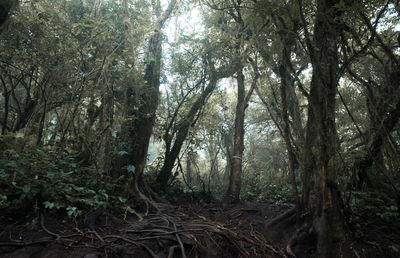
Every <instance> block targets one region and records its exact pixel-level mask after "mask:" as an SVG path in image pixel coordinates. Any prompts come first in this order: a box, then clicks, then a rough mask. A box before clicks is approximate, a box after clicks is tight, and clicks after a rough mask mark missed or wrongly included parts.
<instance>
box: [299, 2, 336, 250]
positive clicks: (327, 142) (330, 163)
mask: <svg viewBox="0 0 400 258" xmlns="http://www.w3.org/2000/svg"><path fill="white" fill-rule="evenodd" d="M317 2H318V4H317V13H316V18H315V26H314V35H313V40H312V42H311V41H309V42H308V48H309V51H310V57H311V63H312V67H313V74H312V79H311V89H310V95H309V104H308V121H307V128H306V143H305V148H304V151H303V164H304V167H303V173H304V176H303V185H304V191H303V192H304V195H303V205H304V206H303V207H305V208H307V209H308V210H309V212H310V215H311V219H312V228H313V229H314V231H315V232H316V234H317V237H318V243H317V255H318V257H338V256H340V255H339V253H340V246H341V242H342V240H343V237H344V236H343V225H342V224H343V221H342V214H341V210H340V208H339V204H340V195H339V192H338V189H337V186H336V169H335V151H336V146H337V143H336V126H335V96H336V92H337V84H338V67H339V66H338V38H339V30H338V27H339V24H338V21H339V20H340V17H339V11H338V10H337V9H336V8H335V5H336V4H338V3H339V1H338V0H335V1H331V0H319V1H317Z"/></svg>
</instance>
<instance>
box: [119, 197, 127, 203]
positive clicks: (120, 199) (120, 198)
mask: <svg viewBox="0 0 400 258" xmlns="http://www.w3.org/2000/svg"><path fill="white" fill-rule="evenodd" d="M118 200H119V201H120V202H122V203H126V201H127V200H128V199H126V198H122V197H118Z"/></svg>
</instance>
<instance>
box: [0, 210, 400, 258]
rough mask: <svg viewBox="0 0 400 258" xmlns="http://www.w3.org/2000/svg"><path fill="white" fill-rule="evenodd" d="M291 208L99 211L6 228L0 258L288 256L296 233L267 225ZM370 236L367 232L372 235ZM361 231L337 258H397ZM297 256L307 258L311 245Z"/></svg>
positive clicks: (386, 235) (395, 248) (392, 244)
mask: <svg viewBox="0 0 400 258" xmlns="http://www.w3.org/2000/svg"><path fill="white" fill-rule="evenodd" d="M290 208H291V207H290V206H285V205H275V204H271V203H242V204H236V205H230V206H227V207H223V206H222V205H218V204H214V205H195V206H190V205H175V206H171V205H161V206H160V210H161V212H160V213H157V214H156V213H153V214H148V215H143V214H137V215H136V216H135V215H129V216H127V217H125V214H124V213H122V214H121V212H115V211H112V210H98V211H95V212H93V213H91V214H88V215H87V216H86V217H85V219H82V220H81V221H78V222H76V223H73V224H71V223H68V222H67V223H62V222H61V221H60V220H62V219H60V218H54V217H49V216H42V217H41V218H40V219H39V221H38V224H39V226H38V228H39V229H38V230H36V231H27V230H26V229H25V230H18V226H16V225H8V226H6V227H5V228H4V229H3V230H2V231H1V232H0V257H10V258H11V257H12V258H14V257H15V258H36V257H37V258H39V257H40V258H51V257H61V258H62V257H76V258H78V257H84V258H98V257H138V258H142V257H143V258H145V257H153V258H155V257H160V258H164V257H168V258H172V257H216V258H217V257H226V258H228V257H291V256H290V255H289V254H288V253H287V252H286V244H287V242H288V240H289V238H290V236H291V235H292V234H293V233H294V232H295V228H293V229H289V230H285V231H284V232H280V231H279V230H277V231H276V232H269V231H268V230H265V225H266V224H267V223H268V221H270V220H271V219H272V218H274V217H276V216H278V215H280V214H282V213H284V212H286V211H288V210H289V209H290ZM370 230H372V231H370ZM379 230H382V228H379V227H378V228H375V229H374V228H373V227H371V228H370V229H365V232H364V233H362V234H363V239H362V240H360V239H357V238H356V237H355V238H353V237H352V238H351V240H350V239H349V240H348V241H347V245H346V246H347V247H346V250H345V251H344V252H343V254H344V255H343V257H356V258H359V257H400V252H399V249H400V235H399V234H396V232H400V231H398V229H393V230H392V232H383V231H379ZM303 250H307V251H306V252H299V253H296V256H297V257H312V256H313V254H312V252H313V250H314V245H313V243H307V248H306V249H304V248H303Z"/></svg>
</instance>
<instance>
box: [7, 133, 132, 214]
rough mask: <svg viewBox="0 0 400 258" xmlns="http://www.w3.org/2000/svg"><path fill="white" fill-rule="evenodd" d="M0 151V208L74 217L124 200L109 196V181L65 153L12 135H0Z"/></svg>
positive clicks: (110, 184)
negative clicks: (27, 142) (28, 144)
mask: <svg viewBox="0 0 400 258" xmlns="http://www.w3.org/2000/svg"><path fill="white" fill-rule="evenodd" d="M0 150H1V151H0V187H1V189H2V193H1V195H0V209H2V210H8V211H10V212H17V213H18V211H30V212H32V211H35V210H36V211H38V209H40V210H46V212H50V213H59V212H61V213H64V214H65V213H66V214H67V215H68V216H70V217H76V216H78V215H80V214H82V212H83V211H88V210H93V209H95V208H97V207H100V206H108V205H110V203H111V202H116V203H119V204H121V203H124V201H123V200H125V201H126V199H123V198H122V197H118V196H117V197H115V198H114V197H110V195H109V194H108V192H110V191H111V189H112V188H113V186H114V184H113V183H112V181H110V180H107V179H106V178H104V177H103V176H102V174H101V173H99V172H97V171H96V170H95V169H92V168H90V167H88V168H81V167H79V164H77V163H75V159H74V158H73V157H71V156H70V155H68V154H67V153H65V152H60V151H56V150H53V149H50V148H40V147H36V146H25V145H24V141H23V140H22V139H21V138H15V137H14V135H12V134H8V135H5V136H2V137H0ZM103 182H108V183H103ZM106 189H107V190H106ZM3 215H7V214H5V213H3Z"/></svg>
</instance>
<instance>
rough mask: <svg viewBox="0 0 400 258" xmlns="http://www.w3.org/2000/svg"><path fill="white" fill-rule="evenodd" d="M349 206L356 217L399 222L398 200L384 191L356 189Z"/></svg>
mask: <svg viewBox="0 0 400 258" xmlns="http://www.w3.org/2000/svg"><path fill="white" fill-rule="evenodd" d="M349 206H350V208H351V210H352V212H353V214H354V215H355V217H356V219H361V220H367V221H373V220H382V221H384V222H386V223H395V222H396V221H397V222H399V217H398V216H399V211H398V209H397V206H396V201H395V200H394V199H393V198H391V197H390V196H388V195H386V194H385V193H384V192H383V191H370V192H367V191H354V192H352V193H351V196H350V199H349Z"/></svg>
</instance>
